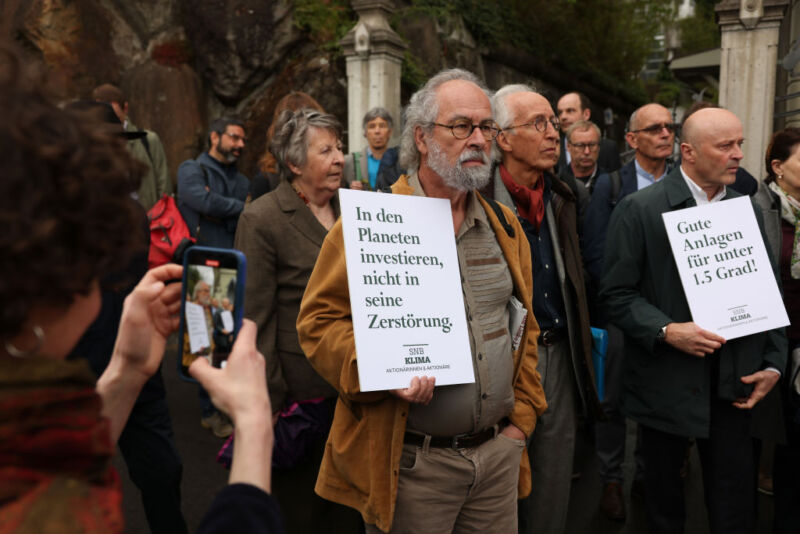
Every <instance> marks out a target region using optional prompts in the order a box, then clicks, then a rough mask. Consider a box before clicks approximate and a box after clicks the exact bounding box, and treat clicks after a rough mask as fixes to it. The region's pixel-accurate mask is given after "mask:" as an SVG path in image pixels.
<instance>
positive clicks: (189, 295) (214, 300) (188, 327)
mask: <svg viewBox="0 0 800 534" xmlns="http://www.w3.org/2000/svg"><path fill="white" fill-rule="evenodd" d="M197 249H199V247H195V248H194V249H190V251H188V252H187V257H186V262H185V268H184V288H183V292H184V296H183V298H184V302H183V306H182V312H181V313H182V317H181V323H182V328H181V332H182V340H181V343H182V350H181V367H182V371H183V373H184V374H185V375H188V371H187V368H188V367H189V366H190V365H191V364H192V362H194V361H195V360H196V359H197V358H205V359H206V360H208V363H210V364H211V365H213V366H214V367H219V368H222V367H225V363H226V361H227V359H228V355H229V354H230V352H231V349H232V348H233V342H234V340H235V339H236V333H237V332H238V329H239V326H240V325H241V305H242V303H241V302H238V300H240V299H241V293H242V292H241V287H243V284H244V280H240V279H239V278H240V277H242V276H243V275H244V271H243V266H241V265H239V264H238V258H237V257H236V255H234V254H230V253H227V254H223V253H220V254H210V253H207V252H204V251H202V250H197Z"/></svg>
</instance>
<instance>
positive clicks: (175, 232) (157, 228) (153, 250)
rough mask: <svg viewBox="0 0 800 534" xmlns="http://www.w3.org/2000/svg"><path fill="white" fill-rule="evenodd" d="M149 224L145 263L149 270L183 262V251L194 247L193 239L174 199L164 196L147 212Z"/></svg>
mask: <svg viewBox="0 0 800 534" xmlns="http://www.w3.org/2000/svg"><path fill="white" fill-rule="evenodd" d="M147 220H148V221H149V223H150V252H149V254H148V256H147V263H148V264H149V267H150V269H152V268H153V267H158V266H159V265H164V264H165V263H169V262H171V261H172V262H175V263H182V262H183V253H184V251H185V250H186V249H187V248H188V247H190V246H192V245H194V243H195V239H194V238H193V237H192V235H191V233H190V232H189V227H188V226H186V221H184V220H183V217H181V212H180V211H179V210H178V205H177V204H176V203H175V199H174V198H172V197H171V196H169V195H167V194H165V195H163V196H162V197H161V198H160V199H159V200H158V202H156V203H155V204H154V205H153V207H152V208H150V211H148V212H147Z"/></svg>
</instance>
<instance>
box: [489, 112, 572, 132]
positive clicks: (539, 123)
mask: <svg viewBox="0 0 800 534" xmlns="http://www.w3.org/2000/svg"><path fill="white" fill-rule="evenodd" d="M548 122H549V123H550V124H552V125H553V129H554V130H555V131H556V132H560V131H561V122H560V121H559V120H558V119H557V118H556V117H553V118H552V119H547V118H546V117H541V116H540V117H536V118H535V119H533V120H532V121H531V122H526V123H524V124H515V125H514V126H507V127H505V128H503V130H513V129H514V128H522V127H523V126H533V127H534V128H536V130H537V131H539V132H545V131H546V130H547V123H548Z"/></svg>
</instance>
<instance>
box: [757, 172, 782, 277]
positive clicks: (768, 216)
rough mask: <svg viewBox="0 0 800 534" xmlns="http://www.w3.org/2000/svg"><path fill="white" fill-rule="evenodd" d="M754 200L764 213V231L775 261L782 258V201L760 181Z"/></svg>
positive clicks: (777, 261) (778, 261)
mask: <svg viewBox="0 0 800 534" xmlns="http://www.w3.org/2000/svg"><path fill="white" fill-rule="evenodd" d="M753 202H755V204H756V205H757V206H758V207H759V208H761V212H762V213H763V214H764V233H765V234H766V235H767V241H768V243H767V246H768V247H769V252H770V253H771V254H772V258H773V259H774V260H775V263H776V264H778V263H780V259H781V239H782V233H781V201H780V199H778V196H777V195H776V194H775V193H773V192H772V191H770V189H769V187H767V184H765V183H764V182H759V183H758V191H756V194H755V195H753Z"/></svg>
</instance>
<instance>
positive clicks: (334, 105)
mask: <svg viewBox="0 0 800 534" xmlns="http://www.w3.org/2000/svg"><path fill="white" fill-rule="evenodd" d="M282 67H283V68H282V69H281V70H280V71H279V72H278V73H276V74H275V76H274V78H272V79H270V80H269V83H268V84H265V85H264V86H263V87H262V88H260V89H259V90H257V91H256V92H255V93H254V95H253V97H252V98H251V99H250V100H249V101H248V102H247V103H246V106H245V109H244V110H243V111H242V113H241V115H242V117H244V119H245V129H246V130H247V137H248V146H247V150H246V151H245V153H244V154H243V156H242V160H241V164H240V165H239V168H240V169H242V170H243V171H244V172H245V173H250V176H253V175H255V173H256V172H258V171H257V168H256V166H257V162H258V160H259V159H260V158H261V156H262V155H263V154H264V151H265V150H266V134H267V129H268V128H269V126H270V124H271V123H272V115H273V111H274V109H275V105H276V104H277V102H278V100H280V99H281V98H283V96H284V95H286V94H287V93H289V92H290V91H292V90H302V91H303V92H305V93H308V94H309V95H311V96H312V97H313V98H314V99H315V100H316V101H317V102H319V104H320V105H321V106H322V108H323V109H324V110H325V111H326V112H328V113H331V114H332V115H335V116H336V118H338V119H339V121H340V122H341V123H342V125H343V126H344V125H346V124H347V91H346V86H345V79H346V77H345V66H344V59H343V58H341V57H339V58H335V57H334V54H330V53H329V54H326V55H319V54H318V53H314V50H313V47H310V46H309V47H307V48H306V50H305V51H301V52H300V54H299V56H298V57H296V58H294V59H292V60H290V61H288V62H286V63H285V64H284V65H283V66H282Z"/></svg>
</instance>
